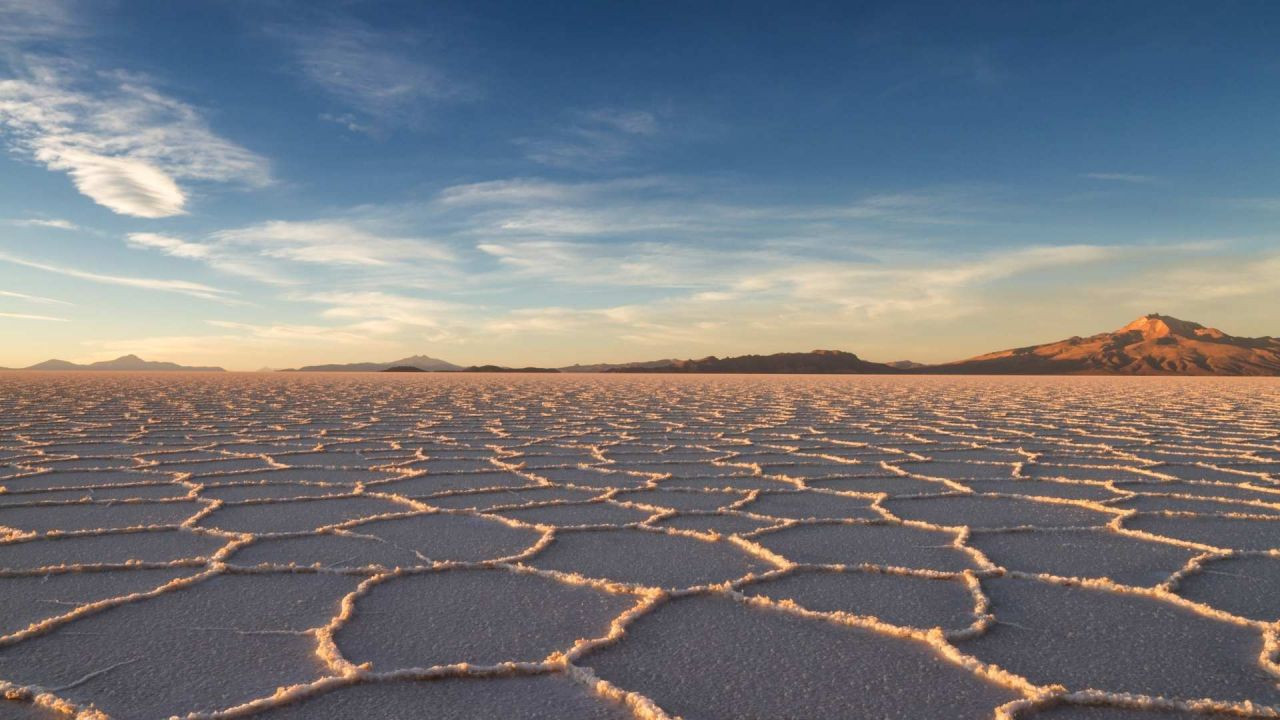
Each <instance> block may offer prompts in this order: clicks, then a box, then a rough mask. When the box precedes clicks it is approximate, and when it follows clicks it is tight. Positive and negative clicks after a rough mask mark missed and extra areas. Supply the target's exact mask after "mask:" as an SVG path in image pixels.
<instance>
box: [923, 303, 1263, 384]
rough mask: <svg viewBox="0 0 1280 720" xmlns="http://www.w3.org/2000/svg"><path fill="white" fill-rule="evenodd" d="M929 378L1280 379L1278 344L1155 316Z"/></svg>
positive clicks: (954, 366)
mask: <svg viewBox="0 0 1280 720" xmlns="http://www.w3.org/2000/svg"><path fill="white" fill-rule="evenodd" d="M917 372H926V373H957V374H992V375H1047V374H1063V375H1280V339H1277V338H1273V337H1260V338H1245V337H1235V336H1232V335H1228V334H1226V333H1224V332H1222V331H1221V330H1217V329H1215V328H1210V327H1205V326H1203V325H1200V324H1199V323H1194V322H1188V321H1186V320H1179V319H1177V318H1174V317H1169V316H1167V315H1159V314H1154V313H1153V314H1151V315H1146V316H1143V317H1140V318H1138V319H1137V320H1134V321H1133V322H1131V323H1129V324H1128V325H1125V326H1124V327H1122V328H1119V329H1118V330H1114V331H1112V332H1106V333H1100V334H1098V335H1092V336H1090V337H1084V338H1082V337H1072V338H1067V339H1066V340H1059V341H1058V342H1052V343H1046V344H1043V345H1030V346H1027V347H1021V348H1013V349H1010V350H1000V351H998V352H993V353H987V354H985V355H979V356H977V357H972V358H969V359H968V360H961V361H959V362H952V363H944V364H941V365H931V366H929V367H927V368H924V369H923V370H922V371H917Z"/></svg>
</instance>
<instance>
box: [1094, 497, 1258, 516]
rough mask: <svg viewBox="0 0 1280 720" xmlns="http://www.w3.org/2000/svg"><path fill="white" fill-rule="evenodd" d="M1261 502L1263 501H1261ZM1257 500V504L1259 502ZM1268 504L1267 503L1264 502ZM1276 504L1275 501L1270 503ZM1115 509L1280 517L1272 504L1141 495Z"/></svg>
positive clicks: (1127, 499)
mask: <svg viewBox="0 0 1280 720" xmlns="http://www.w3.org/2000/svg"><path fill="white" fill-rule="evenodd" d="M1259 500H1261V499H1259ZM1259 500H1255V502H1259ZM1262 502H1266V501H1262ZM1270 502H1271V503H1274V502H1275V501H1274V500H1272V501H1270ZM1115 507H1117V508H1120V509H1122V510H1137V511H1138V512H1144V513H1148V512H1190V513H1202V514H1210V515H1213V514H1224V513H1231V514H1238V515H1277V516H1280V505H1276V504H1272V505H1270V506H1268V505H1266V504H1261V503H1259V504H1254V503H1250V502H1241V501H1236V502H1231V501H1218V500H1209V499H1204V500H1191V499H1189V498H1173V497H1159V496H1156V495H1141V496H1139V497H1136V498H1126V499H1124V500H1121V501H1119V502H1117V503H1115Z"/></svg>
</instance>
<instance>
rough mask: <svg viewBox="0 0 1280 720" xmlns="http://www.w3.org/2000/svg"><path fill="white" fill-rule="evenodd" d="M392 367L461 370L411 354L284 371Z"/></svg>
mask: <svg viewBox="0 0 1280 720" xmlns="http://www.w3.org/2000/svg"><path fill="white" fill-rule="evenodd" d="M393 367H414V368H417V369H419V370H431V371H438V370H461V369H462V367H461V366H459V365H454V364H453V363H451V362H448V361H447V360H441V359H439V358H433V357H428V356H426V355H411V356H409V357H407V358H400V359H399V360H392V361H391V362H358V363H336V364H330V365H306V366H304V367H300V368H297V369H294V370H286V371H284V372H382V371H383V370H387V369H389V368H393Z"/></svg>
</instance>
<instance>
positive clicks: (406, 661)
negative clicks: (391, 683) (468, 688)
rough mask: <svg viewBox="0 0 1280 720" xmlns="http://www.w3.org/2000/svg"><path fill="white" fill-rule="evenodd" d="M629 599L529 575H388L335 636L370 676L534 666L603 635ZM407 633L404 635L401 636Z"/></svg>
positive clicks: (499, 572)
mask: <svg viewBox="0 0 1280 720" xmlns="http://www.w3.org/2000/svg"><path fill="white" fill-rule="evenodd" d="M636 602H637V599H636V597H635V596H633V595H630V594H612V593H608V592H605V591H603V590H600V589H597V588H594V587H590V586H587V585H575V584H570V583H564V582H560V581H557V580H554V579H551V578H547V577H542V576H540V575H536V574H533V573H530V572H516V571H511V570H504V569H501V568H494V569H484V570H467V569H455V570H444V571H436V572H426V573H422V574H417V575H404V576H399V577H393V578H390V579H388V580H386V581H385V582H380V583H378V584H376V585H374V586H373V587H372V588H371V589H370V590H369V592H368V594H366V595H364V596H363V597H360V598H359V599H357V600H356V604H355V612H354V614H353V615H352V617H351V619H350V620H349V621H348V622H347V623H346V625H344V626H343V627H341V628H340V629H339V630H338V631H337V633H336V634H335V640H336V642H337V645H338V648H339V649H340V650H341V651H342V654H343V655H344V656H345V657H346V658H348V659H349V660H351V661H352V662H354V663H357V664H360V663H364V662H372V663H373V669H374V670H375V671H379V672H382V671H388V670H395V669H403V668H425V667H430V666H433V665H451V664H455V663H464V662H465V663H475V664H482V665H492V664H497V663H500V662H506V661H522V662H540V661H542V660H544V659H545V658H547V657H548V656H549V655H551V654H552V653H555V652H557V651H561V652H563V651H566V650H568V649H569V648H570V647H571V646H573V644H574V643H575V642H576V641H577V640H578V639H579V638H585V637H599V636H603V635H606V634H607V633H608V631H609V625H610V623H611V622H612V621H613V619H614V618H615V617H617V616H618V615H619V614H621V613H622V612H623V611H625V610H627V609H628V608H630V607H632V606H634V605H635V604H636ZM407 630H411V631H407Z"/></svg>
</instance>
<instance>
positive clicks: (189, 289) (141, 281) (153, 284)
mask: <svg viewBox="0 0 1280 720" xmlns="http://www.w3.org/2000/svg"><path fill="white" fill-rule="evenodd" d="M0 262H7V263H11V264H14V265H20V266H22V267H29V268H33V269H35V270H43V271H45V272H51V273H56V274H58V275H65V276H67V277H73V278H77V279H80V280H88V281H89V282H95V283H101V284H104V285H119V286H123V287H132V288H140V289H143V290H157V291H161V292H171V293H178V294H180V295H189V296H191V297H197V298H202V299H204V300H217V301H218V302H224V303H237V302H239V301H238V300H235V299H233V298H232V297H231V296H232V295H233V294H234V293H232V292H231V291H230V290H222V289H220V288H215V287H211V286H209V285H204V284H201V283H197V282H190V281H187V280H165V279H159V278H140V277H129V276H125V275H107V274H103V273H95V272H89V271H86V270H79V269H76V268H69V267H64V266H61V265H53V264H50V263H43V262H38V261H35V260H27V259H25V258H20V257H17V256H15V255H10V254H8V253H3V252H0Z"/></svg>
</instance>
